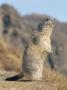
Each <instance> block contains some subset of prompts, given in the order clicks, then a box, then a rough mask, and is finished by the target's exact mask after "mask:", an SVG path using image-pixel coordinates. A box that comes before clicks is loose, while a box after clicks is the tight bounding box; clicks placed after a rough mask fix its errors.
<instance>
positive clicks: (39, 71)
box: [6, 18, 55, 81]
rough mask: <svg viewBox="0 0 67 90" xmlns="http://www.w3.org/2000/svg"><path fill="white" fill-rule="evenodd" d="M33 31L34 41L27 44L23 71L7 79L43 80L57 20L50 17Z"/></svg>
mask: <svg viewBox="0 0 67 90" xmlns="http://www.w3.org/2000/svg"><path fill="white" fill-rule="evenodd" d="M41 25H42V26H40V30H39V25H38V27H37V29H36V30H34V31H33V35H32V36H33V38H32V41H31V42H30V43H29V44H28V45H27V47H26V48H25V51H24V55H23V62H22V72H21V73H20V74H19V75H16V76H13V77H10V78H7V79H6V80H9V81H10V80H18V79H20V78H21V77H26V78H27V79H28V80H42V78H43V70H44V68H43V62H44V60H46V57H47V55H48V54H49V53H51V52H52V49H51V40H50V37H51V33H52V30H53V28H54V26H55V20H54V19H51V18H48V19H46V20H45V21H43V23H41Z"/></svg>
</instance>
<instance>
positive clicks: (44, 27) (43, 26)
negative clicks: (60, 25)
mask: <svg viewBox="0 0 67 90" xmlns="http://www.w3.org/2000/svg"><path fill="white" fill-rule="evenodd" d="M55 24H56V19H55V18H46V19H45V20H42V21H41V22H40V23H39V24H38V26H37V28H36V29H35V31H37V32H43V31H44V32H45V33H46V32H52V30H53V28H54V26H55Z"/></svg>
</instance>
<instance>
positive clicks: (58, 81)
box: [0, 70, 67, 90]
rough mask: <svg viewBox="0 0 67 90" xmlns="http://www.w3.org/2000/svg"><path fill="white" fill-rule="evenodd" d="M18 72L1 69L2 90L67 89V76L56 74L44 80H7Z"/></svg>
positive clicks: (0, 87) (0, 88) (0, 85)
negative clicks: (6, 79)
mask: <svg viewBox="0 0 67 90" xmlns="http://www.w3.org/2000/svg"><path fill="white" fill-rule="evenodd" d="M15 74H17V72H7V71H3V70H0V90H67V78H65V77H63V76H61V75H59V76H58V77H57V78H56V76H55V75H54V76H53V77H52V76H51V77H50V78H48V79H45V80H43V81H27V80H19V81H5V78H7V77H8V76H13V75H15Z"/></svg>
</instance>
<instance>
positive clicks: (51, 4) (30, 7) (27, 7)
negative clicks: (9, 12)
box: [0, 0, 67, 22]
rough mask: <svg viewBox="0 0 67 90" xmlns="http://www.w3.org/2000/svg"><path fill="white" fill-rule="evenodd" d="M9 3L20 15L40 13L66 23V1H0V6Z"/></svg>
mask: <svg viewBox="0 0 67 90" xmlns="http://www.w3.org/2000/svg"><path fill="white" fill-rule="evenodd" d="M3 3H9V4H10V5H13V6H14V7H15V8H16V9H17V10H18V11H19V13H21V14H22V15H26V14H31V13H40V14H44V15H45V14H46V15H50V16H53V17H55V18H57V19H59V20H60V21H64V22H67V0H0V5H2V4H3Z"/></svg>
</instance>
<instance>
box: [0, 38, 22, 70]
mask: <svg viewBox="0 0 67 90" xmlns="http://www.w3.org/2000/svg"><path fill="white" fill-rule="evenodd" d="M20 65H21V54H20V51H19V49H17V48H16V49H14V48H11V47H9V44H8V43H6V42H5V41H4V40H3V39H0V69H5V70H16V71H20Z"/></svg>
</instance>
